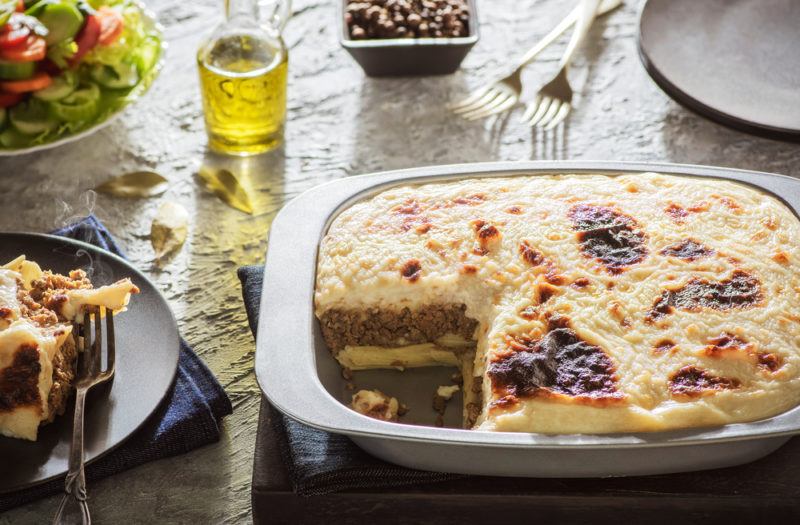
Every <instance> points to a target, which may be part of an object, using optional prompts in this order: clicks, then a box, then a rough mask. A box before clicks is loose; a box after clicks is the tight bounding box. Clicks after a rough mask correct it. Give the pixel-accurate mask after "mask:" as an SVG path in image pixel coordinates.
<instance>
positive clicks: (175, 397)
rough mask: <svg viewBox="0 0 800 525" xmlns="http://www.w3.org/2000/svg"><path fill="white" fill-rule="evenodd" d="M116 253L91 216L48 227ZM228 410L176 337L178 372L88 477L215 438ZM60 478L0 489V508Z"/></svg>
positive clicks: (46, 490)
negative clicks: (136, 427)
mask: <svg viewBox="0 0 800 525" xmlns="http://www.w3.org/2000/svg"><path fill="white" fill-rule="evenodd" d="M53 233H54V234H55V235H61V236H64V237H69V238H70V239H77V240H79V241H84V242H87V243H90V244H93V245H95V246H98V247H100V248H103V249H104V250H108V251H110V252H112V253H114V254H117V255H120V256H122V252H121V251H120V249H119V247H118V246H117V244H116V243H115V242H114V239H113V238H112V237H111V234H109V232H108V230H106V228H105V227H104V226H103V225H102V224H101V223H100V221H98V220H97V219H96V218H95V217H94V216H89V217H86V218H84V219H82V220H80V221H78V222H76V223H74V224H71V225H69V226H67V227H65V228H62V229H60V230H57V231H55V232H53ZM231 412H233V408H232V406H231V402H230V399H228V396H227V394H225V391H224V390H223V389H222V386H220V384H219V383H218V382H217V380H216V378H214V375H213V374H212V373H211V371H210V370H209V369H208V368H206V365H205V364H203V362H202V361H201V360H200V358H199V357H197V355H196V354H195V353H194V352H193V351H192V349H191V348H189V345H187V344H186V342H185V341H183V339H181V352H180V357H179V359H178V374H177V377H176V379H175V384H174V385H173V387H172V390H171V391H170V392H169V393H168V394H167V397H166V399H164V401H163V402H162V404H161V406H159V408H158V409H157V410H156V412H155V413H154V414H153V415H152V416H150V418H149V419H148V420H147V422H146V423H145V424H144V425H143V426H142V428H140V429H139V430H137V431H136V432H135V433H134V434H133V436H131V437H130V438H129V439H128V440H126V441H125V442H124V443H123V444H122V445H120V447H119V448H117V449H116V450H115V451H114V452H112V453H110V454H108V455H107V456H104V457H102V458H100V459H98V460H97V461H94V462H92V463H91V464H90V465H88V466H87V467H86V477H87V479H88V480H89V481H94V480H97V479H100V478H104V477H106V476H110V475H112V474H116V473H117V472H122V471H123V470H128V469H130V468H133V467H135V466H137V465H141V464H142V463H147V462H149V461H153V460H156V459H161V458H166V457H169V456H175V455H178V454H183V453H184V452H188V451H190V450H193V449H195V448H198V447H200V446H203V445H207V444H209V443H214V442H216V441H219V438H220V427H219V423H220V421H221V419H222V418H223V417H224V416H227V415H228V414H230V413H231ZM63 487H64V481H63V480H61V479H58V480H54V481H51V482H48V483H44V484H41V485H37V486H35V487H31V488H29V489H25V490H21V491H18V492H12V493H8V494H0V512H3V511H5V510H8V509H10V508H13V507H16V506H18V505H22V504H24V503H28V502H30V501H33V500H35V499H38V498H41V497H44V496H50V495H52V494H56V493H58V492H61V491H62V490H63Z"/></svg>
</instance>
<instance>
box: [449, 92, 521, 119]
mask: <svg viewBox="0 0 800 525" xmlns="http://www.w3.org/2000/svg"><path fill="white" fill-rule="evenodd" d="M509 98H511V95H509V94H508V93H504V94H503V96H501V97H497V98H496V99H494V100H493V101H492V102H491V103H489V104H487V105H486V106H484V107H482V108H478V109H476V110H475V111H472V112H470V113H465V114H463V115H461V116H462V117H464V118H465V119H467V120H477V119H479V118H483V117H488V116H489V115H491V114H492V113H494V110H495V109H496V108H498V107H500V106H502V105H503V104H505V103H506V102H508V99H509Z"/></svg>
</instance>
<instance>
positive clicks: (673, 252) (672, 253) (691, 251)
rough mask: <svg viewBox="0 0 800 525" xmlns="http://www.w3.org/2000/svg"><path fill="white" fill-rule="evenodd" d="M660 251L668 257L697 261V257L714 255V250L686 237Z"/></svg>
mask: <svg viewBox="0 0 800 525" xmlns="http://www.w3.org/2000/svg"><path fill="white" fill-rule="evenodd" d="M659 253H660V254H661V255H666V256H668V257H675V258H677V259H683V260H684V261H696V260H697V259H702V258H704V257H710V256H712V255H714V250H713V249H712V248H709V247H708V246H705V245H704V244H703V243H701V242H698V241H696V240H694V239H686V240H684V241H681V242H679V243H676V244H673V245H671V246H667V247H666V248H664V249H663V250H661V251H660V252H659Z"/></svg>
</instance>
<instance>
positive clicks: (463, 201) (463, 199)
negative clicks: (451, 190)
mask: <svg viewBox="0 0 800 525" xmlns="http://www.w3.org/2000/svg"><path fill="white" fill-rule="evenodd" d="M487 199H488V198H487V197H486V195H485V194H483V193H473V194H471V195H463V196H459V197H455V198H453V199H449V200H446V201H443V202H437V203H435V204H434V205H433V206H431V209H433V210H440V209H442V208H444V209H447V208H452V207H454V206H477V205H479V204H483V203H484V202H485V201H486V200H487Z"/></svg>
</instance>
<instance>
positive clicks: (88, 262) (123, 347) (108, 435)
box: [0, 233, 180, 493]
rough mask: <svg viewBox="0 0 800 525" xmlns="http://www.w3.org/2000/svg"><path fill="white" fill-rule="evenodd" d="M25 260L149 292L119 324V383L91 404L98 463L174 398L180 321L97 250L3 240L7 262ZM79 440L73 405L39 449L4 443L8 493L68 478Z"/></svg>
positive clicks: (147, 286)
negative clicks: (73, 443)
mask: <svg viewBox="0 0 800 525" xmlns="http://www.w3.org/2000/svg"><path fill="white" fill-rule="evenodd" d="M20 254H25V255H26V256H27V257H28V259H30V260H33V261H36V262H37V263H39V265H41V267H42V268H44V269H51V270H53V271H56V272H61V273H66V272H68V271H69V270H72V269H75V268H83V269H84V270H87V272H90V276H91V278H92V282H93V283H94V284H95V285H96V286H99V285H103V284H110V283H112V282H114V281H117V280H119V279H122V278H123V277H130V278H131V280H132V281H133V282H134V284H136V286H138V287H139V289H140V290H141V293H140V294H138V295H135V296H133V298H132V299H131V303H130V306H129V307H128V311H127V312H125V313H124V314H122V315H120V316H119V317H118V318H117V321H116V322H115V323H114V328H115V331H116V340H117V355H116V374H115V377H114V381H113V383H112V384H111V385H106V386H100V387H97V388H96V391H94V390H93V391H92V392H91V393H90V395H89V398H88V400H87V406H86V421H85V425H86V426H85V428H86V460H87V461H88V462H91V461H93V460H95V459H97V458H99V457H100V456H102V455H103V454H105V453H107V452H109V451H110V450H112V449H114V447H116V446H118V445H119V444H120V443H122V442H123V441H124V440H125V439H126V438H127V437H128V436H130V435H131V434H133V432H134V431H136V429H137V428H139V426H140V425H141V424H142V423H144V421H145V420H146V419H147V418H148V416H150V414H152V413H153V411H154V410H155V409H156V407H158V405H159V403H161V401H162V400H163V399H164V396H165V395H166V394H167V392H168V391H169V388H170V386H171V385H172V381H173V379H174V378H175V372H176V370H177V367H178V353H179V350H180V341H179V336H178V329H177V326H176V324H175V318H174V316H173V315H172V312H171V311H170V309H169V306H168V304H167V302H166V300H165V299H164V297H162V295H161V293H160V292H159V291H158V290H157V289H156V287H155V286H154V285H153V284H152V283H151V282H150V281H148V280H147V278H146V277H145V276H144V275H143V274H142V273H140V272H139V271H138V270H136V269H135V268H133V267H132V266H130V265H129V264H128V263H127V262H126V261H125V260H123V259H121V258H119V257H117V256H115V255H112V254H110V253H108V252H106V251H103V250H100V249H98V248H95V247H94V246H91V245H88V244H85V243H82V242H77V241H72V240H69V239H64V238H61V237H54V236H50V235H38V234H27V233H0V262H2V263H5V262H8V261H9V260H11V259H13V258H14V257H16V256H17V255H20ZM71 433H72V404H71V403H70V405H69V406H68V407H67V412H66V413H65V414H64V415H63V416H60V417H57V418H56V420H55V421H54V422H53V423H51V424H49V425H46V426H44V427H42V428H40V429H39V440H38V441H37V442H35V443H33V442H30V441H24V440H19V439H11V438H5V437H0V465H2V468H0V471H2V475H0V493H3V492H10V491H13V490H17V489H20V488H23V487H26V486H30V485H34V484H36V483H41V482H43V481H47V480H50V479H52V478H54V477H57V476H62V475H64V474H65V473H66V471H67V458H68V455H69V443H70V437H71Z"/></svg>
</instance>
